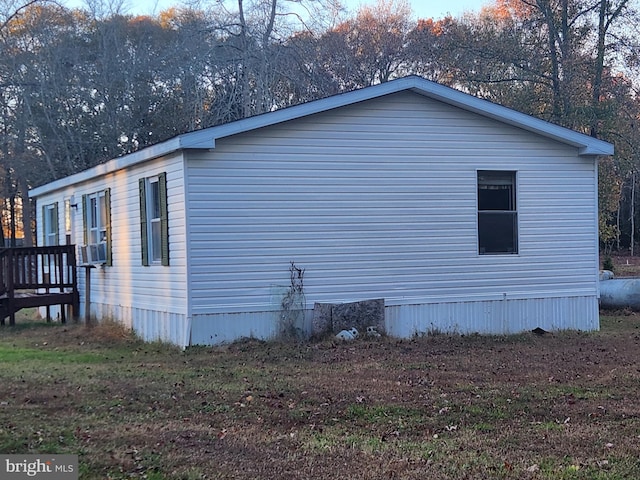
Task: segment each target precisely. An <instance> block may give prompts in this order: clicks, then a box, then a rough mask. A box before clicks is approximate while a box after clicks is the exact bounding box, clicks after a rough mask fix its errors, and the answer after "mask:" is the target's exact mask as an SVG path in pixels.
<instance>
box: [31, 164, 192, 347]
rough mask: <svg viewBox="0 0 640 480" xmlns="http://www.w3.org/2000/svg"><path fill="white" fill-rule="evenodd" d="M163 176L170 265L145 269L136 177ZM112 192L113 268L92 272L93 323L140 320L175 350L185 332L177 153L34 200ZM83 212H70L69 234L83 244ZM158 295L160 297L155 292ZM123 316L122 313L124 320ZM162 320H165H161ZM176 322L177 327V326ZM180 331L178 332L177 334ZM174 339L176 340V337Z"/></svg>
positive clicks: (80, 279)
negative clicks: (108, 320)
mask: <svg viewBox="0 0 640 480" xmlns="http://www.w3.org/2000/svg"><path fill="white" fill-rule="evenodd" d="M162 172H166V179H167V190H168V199H169V200H168V229H169V237H170V238H171V266H170V267H162V270H159V269H156V268H149V267H143V266H142V265H141V262H140V258H141V241H140V215H139V210H140V200H139V185H138V180H139V179H140V178H147V177H153V176H157V175H160V174H161V173H162ZM107 187H108V188H109V191H110V207H111V209H110V212H111V227H112V266H110V267H107V268H95V269H92V271H91V287H92V288H91V306H92V314H93V315H95V316H96V318H117V319H119V320H121V321H123V322H124V323H125V324H127V325H128V326H133V324H134V323H135V322H136V321H140V319H142V318H144V319H146V320H145V322H146V323H145V324H147V325H151V324H154V325H156V328H155V330H153V331H147V332H140V334H141V335H142V336H143V337H144V338H146V339H150V340H153V339H161V340H165V341H170V342H173V343H176V344H179V345H182V344H183V342H184V336H185V332H184V329H185V328H187V327H186V325H187V323H186V316H187V283H186V281H185V278H186V246H185V220H184V174H183V168H182V157H181V155H180V154H175V155H173V156H171V157H168V158H162V159H156V160H155V161H154V162H147V163H144V164H141V165H137V166H135V167H132V168H129V169H125V170H118V171H116V172H113V173H111V174H109V175H106V176H100V177H98V178H96V179H94V180H91V181H88V182H84V183H82V184H77V185H70V186H69V187H65V189H63V190H62V191H54V192H52V193H50V194H47V195H43V196H42V197H38V201H39V202H43V203H45V204H46V203H50V201H51V199H52V198H62V196H66V197H70V196H72V195H73V196H74V197H75V198H82V197H83V195H89V194H91V193H95V192H99V191H104V190H105V189H106V188H107ZM82 219H83V214H82V208H80V209H78V210H76V209H72V211H71V221H72V223H73V231H74V232H80V235H79V238H78V235H76V237H75V238H74V239H72V241H74V242H75V243H76V244H78V245H79V244H82V243H83V241H82V240H83V239H82V232H83V222H82ZM78 274H79V275H78V282H79V290H80V300H81V308H80V311H81V312H84V301H85V296H84V294H85V269H84V268H80V269H79V272H78ZM159 292H161V293H159ZM122 312H125V313H126V315H125V314H124V313H122ZM163 319H164V320H163ZM176 322H179V323H180V325H176V324H175V323H176ZM176 332H178V333H176ZM174 337H175V338H174Z"/></svg>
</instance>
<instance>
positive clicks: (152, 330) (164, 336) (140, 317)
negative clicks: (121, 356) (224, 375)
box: [81, 303, 189, 347]
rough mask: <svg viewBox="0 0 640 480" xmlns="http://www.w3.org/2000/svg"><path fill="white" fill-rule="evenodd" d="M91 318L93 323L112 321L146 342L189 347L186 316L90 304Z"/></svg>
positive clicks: (82, 307) (119, 306) (82, 306)
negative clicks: (128, 329) (130, 330)
mask: <svg viewBox="0 0 640 480" xmlns="http://www.w3.org/2000/svg"><path fill="white" fill-rule="evenodd" d="M83 309H84V305H81V311H82V312H84V310H83ZM91 316H92V319H94V320H95V321H104V320H114V321H116V322H119V323H122V324H123V325H124V326H125V327H127V328H130V329H133V331H134V332H135V334H136V335H138V337H140V338H141V339H143V340H144V341H146V342H155V341H161V342H167V343H172V344H174V345H177V346H180V347H186V346H188V345H189V324H188V323H189V322H188V319H187V316H186V315H182V314H178V313H172V312H162V311H157V310H147V309H142V308H134V307H128V306H122V305H107V304H101V303H92V304H91Z"/></svg>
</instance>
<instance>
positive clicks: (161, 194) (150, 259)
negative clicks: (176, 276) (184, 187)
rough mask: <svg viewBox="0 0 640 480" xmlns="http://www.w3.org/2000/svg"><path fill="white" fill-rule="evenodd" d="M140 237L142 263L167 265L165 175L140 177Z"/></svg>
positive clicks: (167, 238)
mask: <svg viewBox="0 0 640 480" xmlns="http://www.w3.org/2000/svg"><path fill="white" fill-rule="evenodd" d="M139 188H140V237H141V246H142V265H145V266H148V265H165V266H167V265H169V222H168V212H167V175H166V173H161V174H159V175H156V176H153V177H148V178H141V179H140V180H139Z"/></svg>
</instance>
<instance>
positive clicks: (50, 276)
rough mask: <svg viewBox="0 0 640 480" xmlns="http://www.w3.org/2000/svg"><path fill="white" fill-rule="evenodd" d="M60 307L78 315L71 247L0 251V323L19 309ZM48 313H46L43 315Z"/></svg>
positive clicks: (12, 316) (72, 247) (73, 251)
mask: <svg viewBox="0 0 640 480" xmlns="http://www.w3.org/2000/svg"><path fill="white" fill-rule="evenodd" d="M51 305H61V308H60V309H61V320H62V321H63V322H64V321H65V320H66V314H65V309H64V308H63V305H71V306H72V307H73V309H74V310H73V315H74V316H76V315H77V313H78V306H79V294H78V283H77V272H76V254H75V246H74V245H56V246H49V247H16V248H2V249H0V324H4V319H5V318H6V317H10V323H11V325H14V324H15V313H16V312H17V311H18V310H20V309H21V308H27V307H40V306H46V307H49V306H51ZM47 313H48V312H47Z"/></svg>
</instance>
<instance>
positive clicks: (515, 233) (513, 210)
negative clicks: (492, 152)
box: [476, 169, 520, 255]
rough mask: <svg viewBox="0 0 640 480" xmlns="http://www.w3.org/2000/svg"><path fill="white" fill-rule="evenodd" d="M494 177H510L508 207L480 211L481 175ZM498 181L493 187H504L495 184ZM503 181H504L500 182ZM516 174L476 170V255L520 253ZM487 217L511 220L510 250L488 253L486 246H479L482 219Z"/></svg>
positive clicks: (513, 172)
mask: <svg viewBox="0 0 640 480" xmlns="http://www.w3.org/2000/svg"><path fill="white" fill-rule="evenodd" d="M483 174H484V175H494V176H495V177H496V178H497V177H500V176H502V177H506V176H509V177H510V182H509V185H510V186H511V189H512V191H511V198H509V200H508V203H509V207H508V208H506V209H499V208H498V209H496V208H490V209H484V210H481V209H480V202H481V199H480V190H481V189H480V186H481V178H480V177H481V175H483ZM498 181H500V180H496V183H495V184H494V185H496V186H498V185H505V184H504V183H497V182H498ZM502 181H504V180H502ZM487 185H491V184H490V183H487ZM518 191H519V188H518V172H517V171H516V170H489V169H478V170H477V171H476V211H477V215H476V221H477V225H476V234H477V240H478V241H477V245H478V250H477V251H478V255H518V254H519V253H520V238H519V237H520V235H519V230H520V229H519V219H518V217H519V215H518V206H519V202H518ZM488 215H492V216H495V215H498V216H503V218H504V217H506V216H508V217H509V218H511V219H512V222H513V223H512V231H511V235H512V248H511V249H504V250H490V251H486V248H487V247H488V245H486V244H485V245H484V247H483V245H482V244H481V242H482V238H481V230H482V225H481V224H482V223H483V220H482V217H485V218H486V217H487V216H488Z"/></svg>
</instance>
